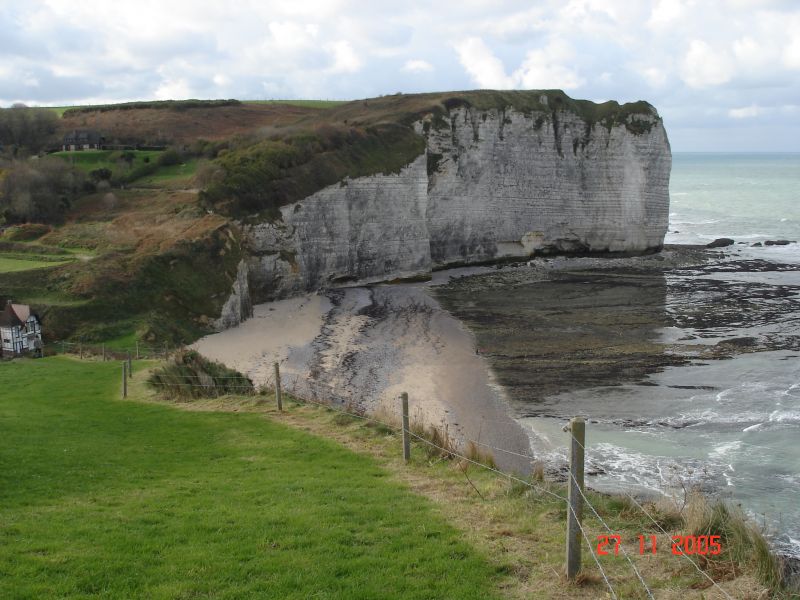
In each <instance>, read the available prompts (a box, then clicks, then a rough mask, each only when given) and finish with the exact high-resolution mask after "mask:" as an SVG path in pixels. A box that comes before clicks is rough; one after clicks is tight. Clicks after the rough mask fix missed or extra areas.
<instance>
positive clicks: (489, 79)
mask: <svg viewBox="0 0 800 600" xmlns="http://www.w3.org/2000/svg"><path fill="white" fill-rule="evenodd" d="M455 49H456V52H458V58H459V60H460V61H461V65H462V66H463V67H464V69H465V70H466V71H467V73H469V76H470V77H471V78H472V80H473V81H474V82H475V83H477V84H478V85H479V86H480V87H482V88H494V89H508V88H513V87H515V86H514V80H513V79H512V78H511V77H509V76H508V75H506V72H505V67H504V66H503V62H502V61H501V60H500V59H499V58H497V57H496V56H495V55H494V54H493V53H492V51H491V50H490V49H489V47H488V46H487V45H486V44H485V43H484V42H483V40H482V39H481V38H478V37H470V38H467V39H465V40H463V41H461V42H459V43H457V44H456V45H455Z"/></svg>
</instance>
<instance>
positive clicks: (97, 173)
mask: <svg viewBox="0 0 800 600" xmlns="http://www.w3.org/2000/svg"><path fill="white" fill-rule="evenodd" d="M111 175H112V173H111V169H106V168H100V169H95V170H93V171H89V178H90V179H91V180H92V181H94V182H95V183H99V182H101V181H109V180H110V179H111Z"/></svg>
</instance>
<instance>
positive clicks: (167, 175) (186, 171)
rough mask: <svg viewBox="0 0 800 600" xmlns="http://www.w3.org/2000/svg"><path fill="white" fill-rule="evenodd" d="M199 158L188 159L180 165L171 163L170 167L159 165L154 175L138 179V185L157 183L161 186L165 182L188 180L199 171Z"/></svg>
mask: <svg viewBox="0 0 800 600" xmlns="http://www.w3.org/2000/svg"><path fill="white" fill-rule="evenodd" d="M198 162H199V161H198V159H197V158H190V159H187V160H186V161H185V162H183V163H181V164H179V165H170V166H168V167H159V169H158V171H156V172H155V173H153V174H152V175H146V176H144V177H141V178H139V179H137V180H136V184H137V185H156V186H160V185H163V184H165V183H170V182H176V181H179V180H188V179H190V178H191V177H193V176H194V174H195V172H196V171H197V164H198Z"/></svg>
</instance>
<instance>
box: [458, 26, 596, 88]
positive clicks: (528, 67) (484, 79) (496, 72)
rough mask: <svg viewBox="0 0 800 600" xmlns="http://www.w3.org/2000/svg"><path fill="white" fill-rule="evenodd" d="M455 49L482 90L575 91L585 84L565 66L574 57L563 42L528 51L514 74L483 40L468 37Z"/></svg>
mask: <svg viewBox="0 0 800 600" xmlns="http://www.w3.org/2000/svg"><path fill="white" fill-rule="evenodd" d="M455 48H456V51H457V52H458V56H459V59H460V61H461V64H462V66H463V67H464V69H465V70H466V71H467V72H468V73H469V74H470V76H471V77H472V79H473V80H474V81H475V83H477V84H478V85H479V86H481V87H485V88H495V89H513V88H528V89H549V88H562V89H565V90H571V89H574V88H578V87H580V86H581V85H583V83H584V80H583V79H582V78H581V77H580V76H579V75H578V74H577V72H576V71H575V70H574V69H572V68H570V67H567V66H566V65H565V64H563V63H566V62H568V61H569V60H570V59H571V58H572V56H573V52H572V49H571V48H570V47H569V46H568V45H567V44H565V43H563V42H559V41H552V42H550V43H549V44H548V45H547V46H545V47H544V48H541V49H537V50H530V51H528V53H527V54H526V55H525V58H524V60H523V61H522V64H521V65H520V67H519V68H518V69H516V70H515V71H514V72H513V73H511V74H510V75H508V74H506V71H505V66H504V65H503V62H502V61H501V60H500V59H499V58H497V57H496V56H495V55H494V53H492V50H491V49H490V48H489V47H488V46H487V45H486V44H485V43H484V41H483V40H482V39H481V38H477V37H471V38H467V39H466V40H464V41H462V42H460V43H458V44H456V46H455Z"/></svg>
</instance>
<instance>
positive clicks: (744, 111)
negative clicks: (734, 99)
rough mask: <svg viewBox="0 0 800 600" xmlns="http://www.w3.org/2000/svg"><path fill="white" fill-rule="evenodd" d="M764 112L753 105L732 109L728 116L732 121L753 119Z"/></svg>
mask: <svg viewBox="0 0 800 600" xmlns="http://www.w3.org/2000/svg"><path fill="white" fill-rule="evenodd" d="M762 112H764V111H763V110H762V109H761V107H760V106H758V105H756V104H751V105H750V106H743V107H742V108H732V109H730V110H729V111H728V116H729V117H731V118H732V119H752V118H753V117H757V116H758V115H760V114H761V113H762Z"/></svg>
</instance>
